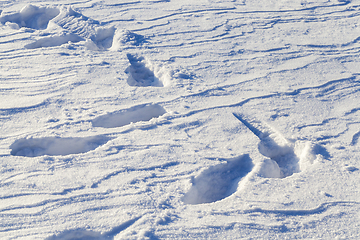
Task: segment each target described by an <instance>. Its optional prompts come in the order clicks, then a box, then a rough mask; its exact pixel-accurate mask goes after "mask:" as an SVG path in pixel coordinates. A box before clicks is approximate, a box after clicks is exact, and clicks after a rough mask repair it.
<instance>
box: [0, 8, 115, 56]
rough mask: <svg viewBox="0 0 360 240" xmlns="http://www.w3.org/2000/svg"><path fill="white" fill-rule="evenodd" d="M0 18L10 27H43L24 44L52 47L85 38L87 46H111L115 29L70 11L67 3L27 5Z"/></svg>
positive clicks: (93, 47)
mask: <svg viewBox="0 0 360 240" xmlns="http://www.w3.org/2000/svg"><path fill="white" fill-rule="evenodd" d="M0 22H1V23H3V24H7V25H8V26H9V27H11V28H13V29H18V28H20V27H26V28H31V29H37V30H44V29H45V30H46V32H45V33H41V34H40V36H43V35H51V36H49V37H41V38H40V39H38V40H36V41H35V42H33V43H31V44H27V45H25V48H28V49H34V48H40V47H53V46H60V45H62V44H65V43H68V42H69V41H70V42H79V41H85V42H86V44H85V46H86V47H87V48H88V49H90V50H104V49H108V48H110V47H111V46H112V43H113V37H114V33H115V30H116V29H115V28H114V27H109V28H104V27H101V26H100V23H99V22H98V21H96V20H93V19H91V18H88V17H86V16H84V15H82V14H81V13H79V12H76V11H74V10H73V9H72V8H71V7H70V6H68V7H65V6H63V7H60V8H51V7H37V6H34V5H31V4H29V5H27V6H25V7H24V8H23V9H21V10H20V12H18V13H13V14H8V15H6V14H2V15H1V17H0Z"/></svg>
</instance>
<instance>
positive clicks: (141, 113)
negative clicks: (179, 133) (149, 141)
mask: <svg viewBox="0 0 360 240" xmlns="http://www.w3.org/2000/svg"><path fill="white" fill-rule="evenodd" d="M165 113H166V111H165V109H164V108H163V107H161V106H160V105H158V104H145V105H139V106H135V107H131V108H128V109H124V110H121V111H118V112H113V113H108V114H105V115H102V116H99V117H97V118H95V119H94V120H92V125H93V126H94V127H103V128H115V127H122V126H125V125H128V124H130V123H136V122H140V121H149V120H151V119H152V118H157V117H160V116H162V115H164V114H165Z"/></svg>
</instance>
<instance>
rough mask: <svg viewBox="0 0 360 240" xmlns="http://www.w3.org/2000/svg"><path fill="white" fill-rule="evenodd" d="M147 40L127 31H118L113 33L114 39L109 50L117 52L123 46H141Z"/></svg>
mask: <svg viewBox="0 0 360 240" xmlns="http://www.w3.org/2000/svg"><path fill="white" fill-rule="evenodd" d="M146 42H147V40H146V38H145V37H144V36H142V35H140V34H136V33H134V32H131V31H129V30H124V29H118V30H116V31H115V35H114V39H113V43H112V46H111V48H110V50H112V51H117V50H119V49H121V47H122V46H124V45H130V46H141V45H142V44H144V43H146Z"/></svg>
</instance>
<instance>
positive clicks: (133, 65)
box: [125, 54, 170, 87]
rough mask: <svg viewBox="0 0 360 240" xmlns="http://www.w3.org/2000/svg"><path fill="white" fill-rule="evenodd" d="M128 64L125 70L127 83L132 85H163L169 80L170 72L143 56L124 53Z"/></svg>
mask: <svg viewBox="0 0 360 240" xmlns="http://www.w3.org/2000/svg"><path fill="white" fill-rule="evenodd" d="M126 56H127V58H128V60H129V62H130V66H129V67H128V68H127V69H126V70H125V73H127V74H128V80H127V82H128V84H129V85H130V86H134V87H149V86H153V87H163V86H166V85H168V84H169V82H170V73H169V72H168V71H166V70H165V69H164V68H163V67H158V66H156V65H154V64H152V63H151V62H150V61H149V60H147V59H145V58H144V57H137V56H134V55H132V54H127V55H126Z"/></svg>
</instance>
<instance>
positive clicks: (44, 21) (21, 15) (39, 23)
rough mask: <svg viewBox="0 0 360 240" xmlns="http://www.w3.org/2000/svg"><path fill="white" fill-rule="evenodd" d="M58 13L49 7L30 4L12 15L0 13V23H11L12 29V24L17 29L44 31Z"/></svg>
mask: <svg viewBox="0 0 360 240" xmlns="http://www.w3.org/2000/svg"><path fill="white" fill-rule="evenodd" d="M59 13H60V10H59V9H57V8H51V7H36V6H33V5H31V4H29V5H26V6H25V7H23V8H22V9H21V10H20V12H18V13H13V14H4V12H2V14H1V17H0V22H1V23H2V24H5V23H7V22H9V23H12V28H15V29H16V26H15V25H14V24H17V25H18V27H19V28H20V27H26V28H32V29H45V28H47V26H48V23H49V21H50V20H51V19H53V18H55V17H56V16H57V15H58V14H59Z"/></svg>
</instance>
